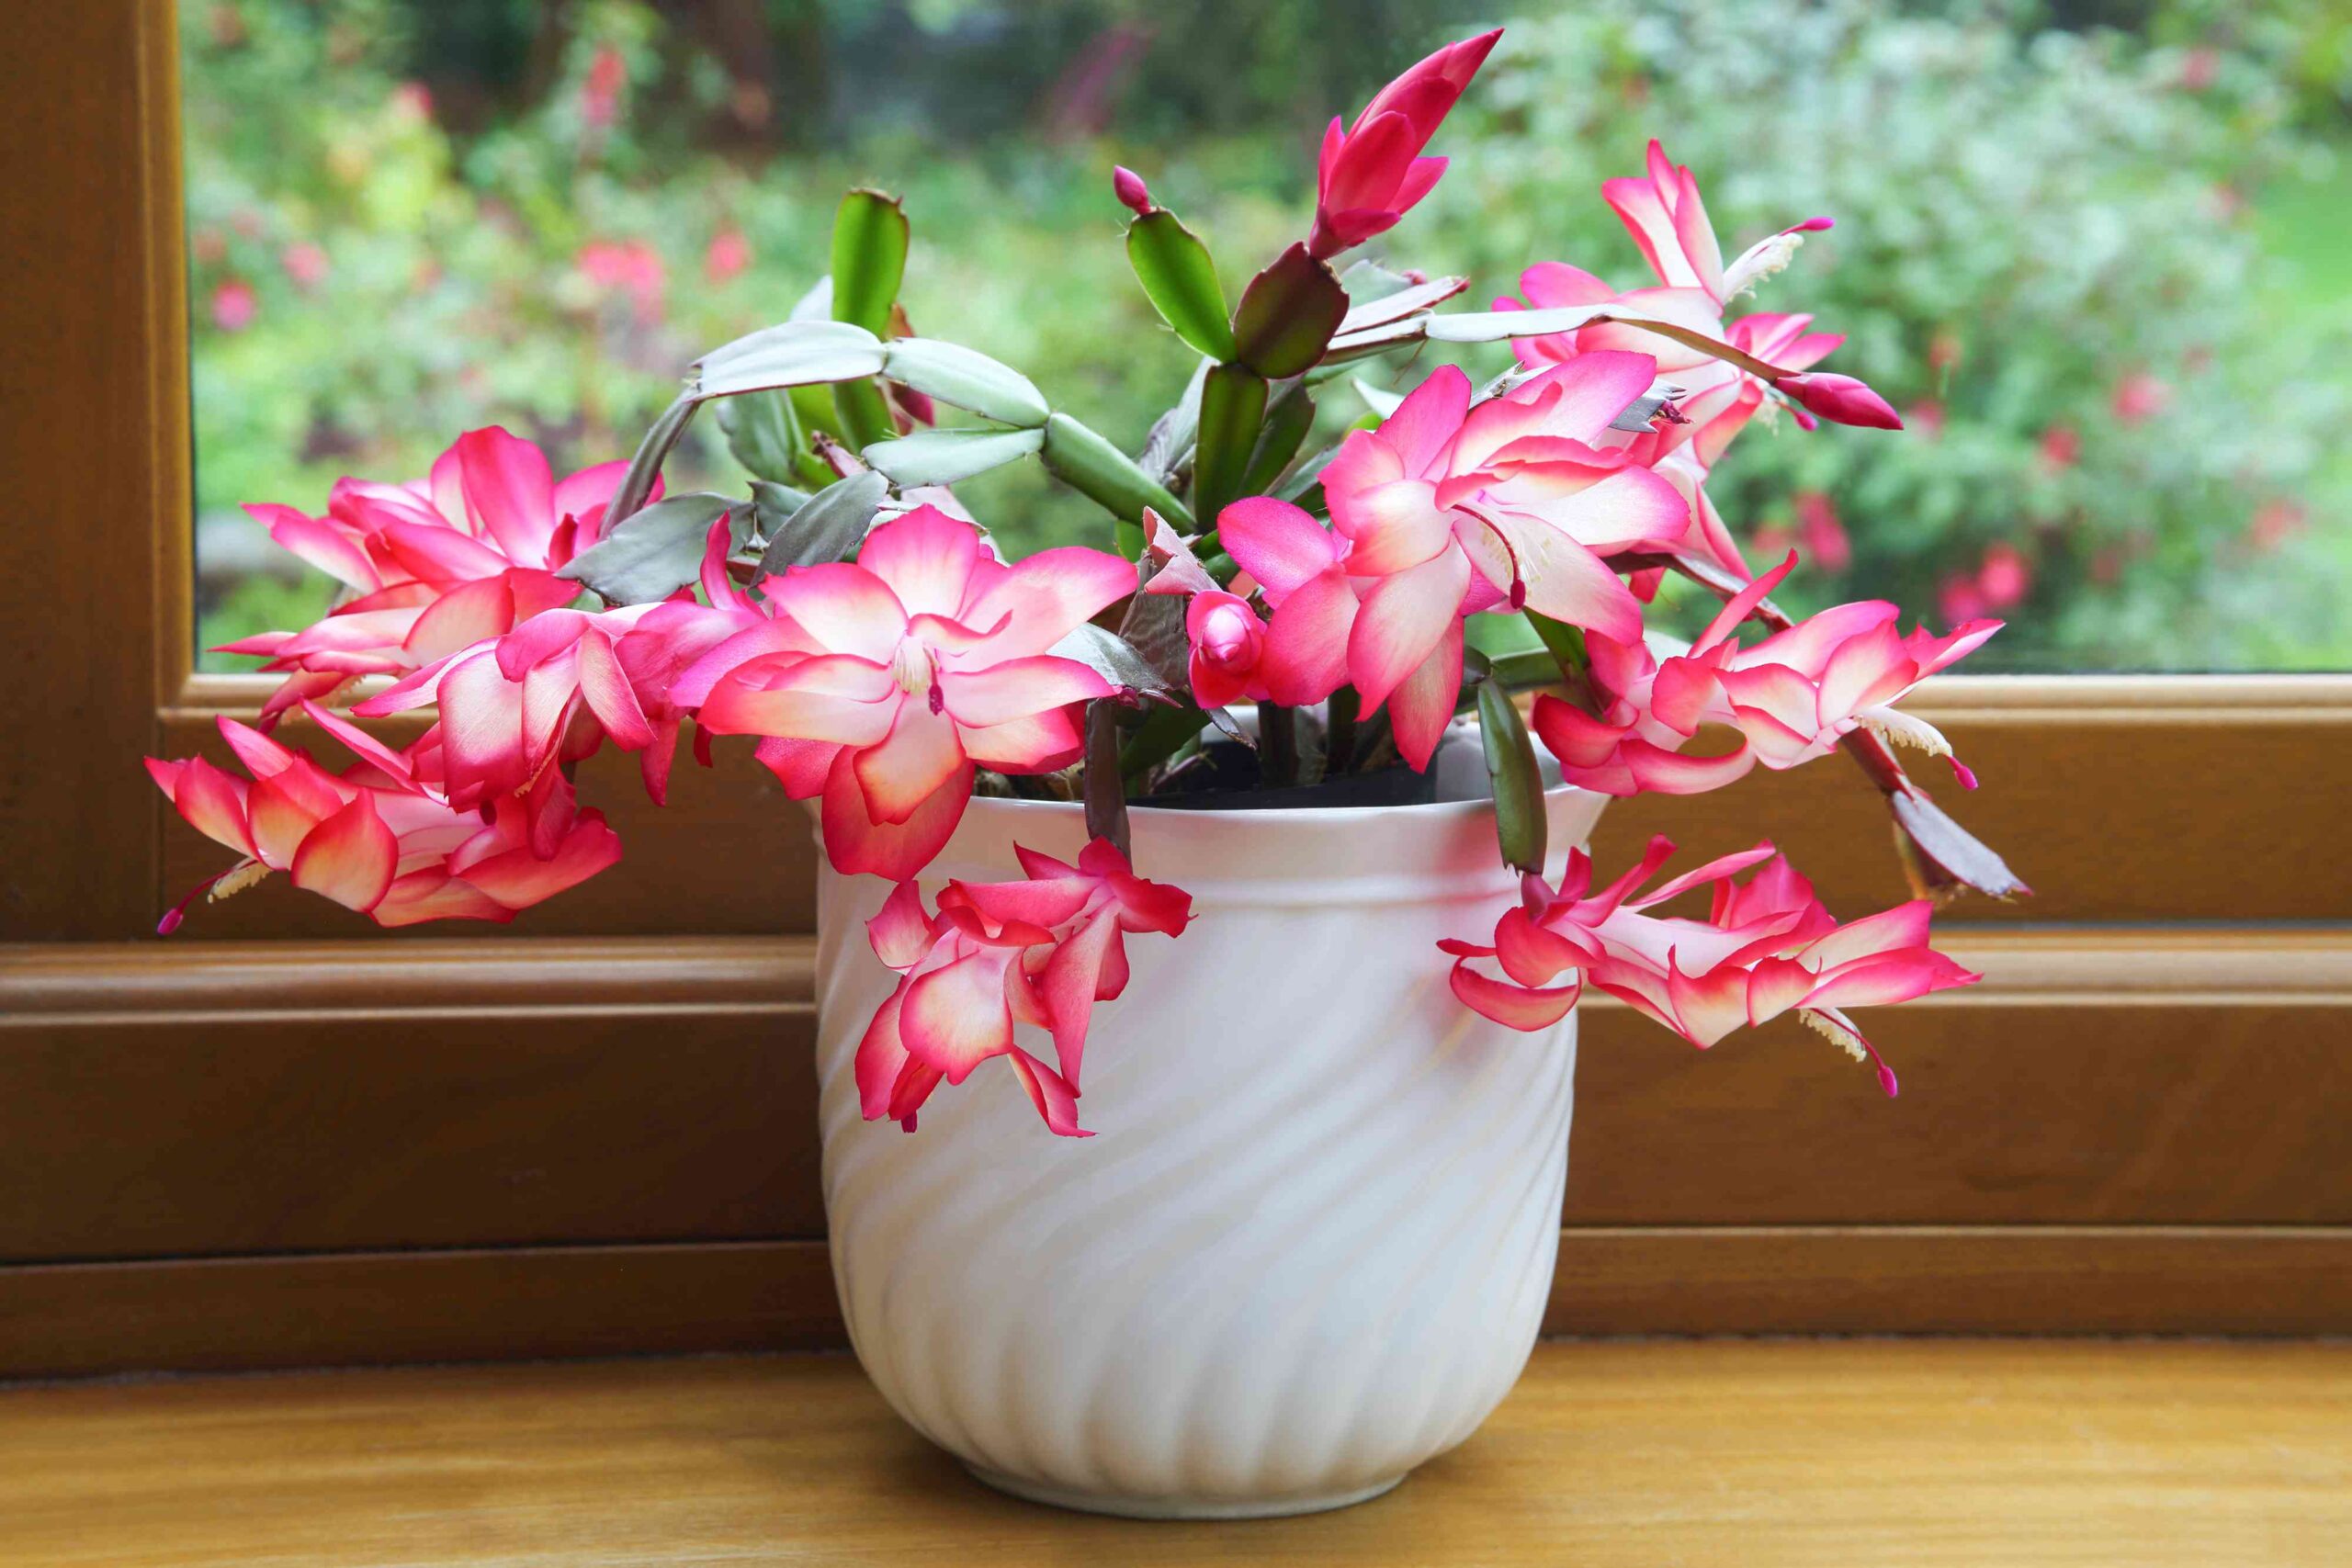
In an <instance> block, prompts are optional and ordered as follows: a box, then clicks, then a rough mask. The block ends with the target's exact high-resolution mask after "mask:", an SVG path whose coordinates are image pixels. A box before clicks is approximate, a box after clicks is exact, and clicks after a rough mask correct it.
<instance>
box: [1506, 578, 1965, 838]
mask: <svg viewBox="0 0 2352 1568" xmlns="http://www.w3.org/2000/svg"><path fill="white" fill-rule="evenodd" d="M1795 564H1796V558H1795V556H1794V555H1793V554H1792V555H1791V556H1790V557H1789V558H1788V559H1787V560H1785V561H1783V562H1781V565H1780V566H1778V567H1776V568H1774V569H1773V570H1771V571H1769V572H1767V573H1766V574H1765V575H1763V576H1762V577H1759V578H1758V579H1757V580H1756V581H1754V582H1752V583H1750V584H1748V586H1747V589H1746V590H1744V591H1743V592H1741V593H1740V595H1739V596H1738V597H1737V598H1736V599H1735V600H1733V601H1732V602H1731V603H1730V604H1726V605H1725V606H1724V610H1723V613H1722V614H1720V615H1717V616H1716V617H1715V619H1714V620H1713V623H1712V624H1710V625H1709V626H1708V627H1707V629H1706V630H1705V631H1704V632H1702V633H1701V634H1700V637H1699V639H1698V640H1697V641H1696V642H1694V643H1692V644H1691V650H1690V651H1689V652H1688V653H1685V654H1679V655H1676V656H1674V657H1672V658H1669V659H1668V660H1664V661H1663V662H1660V661H1659V660H1657V658H1656V657H1655V656H1654V655H1653V654H1652V653H1651V652H1650V650H1649V649H1648V648H1647V647H1646V646H1645V645H1644V644H1642V643H1640V642H1632V643H1625V642H1620V641H1617V640H1615V639H1614V638H1611V637H1605V636H1600V635H1598V634H1595V635H1591V636H1589V637H1587V639H1586V646H1587V648H1588V649H1589V651H1590V653H1591V655H1592V679H1593V683H1594V685H1595V686H1596V688H1597V689H1598V690H1599V692H1600V694H1601V696H1602V699H1603V701H1604V702H1605V703H1606V707H1605V709H1604V712H1603V716H1601V717H1599V718H1595V717H1594V716H1592V715H1590V714H1589V713H1586V712H1584V711H1583V710H1581V709H1579V708H1577V707H1573V706H1571V705H1568V704H1567V703H1565V702H1563V701H1561V700H1560V699H1559V698H1558V697H1555V696H1552V695H1550V694H1545V695H1544V696H1540V697H1538V698H1537V699H1536V701H1535V716H1534V728H1535V732H1536V734H1537V735H1539V736H1541V737H1542V738H1543V740H1544V745H1545V746H1547V747H1549V748H1550V749H1551V750H1552V753H1553V755H1555V756H1556V757H1557V758H1559V760H1560V772H1561V775H1562V776H1563V777H1564V778H1566V780H1567V781H1568V782H1569V783H1571V784H1581V785H1583V786H1584V787H1585V788H1587V789H1593V790H1599V791H1600V792H1601V793H1603V794H1606V795H1634V794H1639V793H1642V792H1644V791H1651V792H1656V793H1658V794H1664V795H1696V794H1699V793H1701V792H1702V791H1705V790H1711V789H1720V788H1721V787H1722V786H1724V784H1730V783H1732V782H1733V781H1734V780H1736V779H1738V778H1739V777H1741V776H1742V775H1743V774H1745V773H1747V771H1748V769H1749V768H1750V767H1752V766H1754V765H1755V764H1756V763H1758V762H1761V763H1763V764H1764V766H1766V767H1767V768H1770V769H1774V770H1780V769H1785V768H1793V767H1795V766H1797V765H1798V764H1799V763H1801V762H1806V761H1812V760H1813V759H1814V758H1815V757H1819V756H1823V755H1825V754H1826V753H1827V752H1828V751H1829V750H1831V749H1832V748H1834V747H1835V746H1836V745H1837V744H1838V740H1839V739H1842V738H1843V737H1844V736H1846V735H1847V734H1849V733H1850V732H1851V731H1852V730H1854V729H1855V728H1860V727H1867V728H1870V729H1871V730H1873V731H1875V732H1877V733H1878V734H1880V735H1883V736H1885V737H1887V738H1888V739H1894V740H1897V741H1901V742H1904V743H1905V744H1909V745H1915V746H1920V747H1923V748H1925V749H1926V750H1928V751H1929V752H1931V753H1933V754H1935V755H1938V756H1949V755H1951V745H1950V744H1949V743H1948V742H1947V741H1946V740H1945V739H1944V738H1943V736H1942V735H1940V734H1939V733H1938V732H1937V730H1936V729H1935V728H1934V727H1933V726H1931V725H1929V724H1928V723H1926V722H1925V721H1924V720H1921V719H1917V718H1914V717H1912V716H1910V715H1908V714H1905V713H1900V712H1897V711H1896V710H1895V709H1894V707H1893V706H1892V704H1894V703H1895V702H1897V701H1899V700H1900V699H1901V698H1902V697H1903V695H1904V694H1905V693H1907V692H1909V691H1910V689H1911V688H1912V687H1913V686H1915V685H1917V684H1918V682H1921V681H1923V680H1925V679H1926V678H1927V677H1928V676H1929V675H1931V674H1933V673H1935V672H1936V671H1939V670H1941V669H1944V668H1946V667H1947V666H1949V665H1951V664H1952V663H1953V662H1955V661H1956V660H1960V659H1962V658H1963V657H1965V656H1966V655H1967V654H1969V653H1971V652H1973V650H1974V649H1976V648H1978V647H1979V646H1981V645H1982V644H1983V643H1984V642H1985V639H1986V638H1987V637H1991V636H1992V635H1993V634H1994V633H1995V632H1996V631H1998V630H1999V629H2000V623H1999V622H1998V621H1972V622H1970V623H1968V624H1967V625H1965V626H1962V627H1960V628H1959V629H1958V630H1957V631H1955V632H1953V633H1952V634H1951V636H1949V637H1931V636H1929V635H1928V633H1927V631H1925V630H1924V629H1918V630H1914V631H1912V632H1911V633H1909V634H1908V635H1907V636H1906V635H1903V634H1899V633H1897V632H1896V630H1895V629H1894V623H1895V621H1896V619H1897V617H1898V616H1899V615H1900V614H1901V612H1900V611H1898V610H1897V609H1896V608H1895V606H1894V605H1893V604H1886V603H1884V602H1883V601H1877V602H1866V603H1860V604H1840V605H1838V606H1837V607H1836V608H1834V609H1828V610H1824V611H1823V612H1822V613H1821V614H1819V615H1815V616H1814V617H1813V618H1812V619H1810V620H1807V621H1801V622H1799V623H1798V624H1797V625H1795V626H1792V627H1790V628H1789V629H1788V630H1786V631H1782V632H1776V633H1774V634H1773V635H1772V636H1770V637H1766V638H1765V639H1764V640H1763V641H1761V642H1759V643H1758V644H1757V645H1756V646H1755V647H1753V648H1747V649H1743V648H1741V647H1740V646H1739V644H1738V643H1737V642H1736V641H1735V640H1733V633H1734V632H1735V631H1736V629H1737V628H1738V626H1739V625H1740V623H1741V622H1742V621H1743V620H1744V619H1746V618H1747V614H1748V612H1749V611H1751V610H1753V609H1754V608H1755V607H1756V605H1757V604H1758V603H1760V602H1761V601H1762V600H1763V598H1764V596H1765V595H1766V594H1768V593H1770V592H1771V591H1772V589H1773V588H1774V587H1775V586H1777V585H1778V584H1779V583H1780V581H1781V579H1782V578H1783V577H1785V576H1787V575H1788V573H1789V570H1790V569H1791V568H1792V567H1793V566H1794V565H1795ZM1711 724H1712V725H1720V726H1723V727H1725V728H1731V729H1735V730H1736V731H1738V733H1739V736H1740V741H1739V744H1738V746H1737V747H1736V748H1735V749H1734V750H1731V751H1729V752H1726V753H1724V754H1723V755H1721V756H1716V757H1686V756H1683V755H1681V754H1680V750H1681V748H1682V747H1683V746H1684V745H1686V744H1688V743H1689V741H1690V740H1691V738H1692V737H1693V736H1695V735H1696V734H1697V733H1698V732H1699V730H1700V728H1702V726H1706V725H1711Z"/></svg>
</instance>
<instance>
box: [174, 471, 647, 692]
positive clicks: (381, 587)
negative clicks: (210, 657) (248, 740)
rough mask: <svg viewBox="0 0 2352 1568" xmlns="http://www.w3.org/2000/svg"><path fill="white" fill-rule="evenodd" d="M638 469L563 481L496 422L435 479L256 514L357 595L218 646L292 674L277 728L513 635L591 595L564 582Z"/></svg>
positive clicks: (343, 489) (360, 486)
mask: <svg viewBox="0 0 2352 1568" xmlns="http://www.w3.org/2000/svg"><path fill="white" fill-rule="evenodd" d="M627 471H628V464H627V463H619V462H615V463H599V464H597V465H595V466H594V467H592V468H582V469H581V470H580V471H579V472H578V473H576V474H572V475H571V476H569V477H567V478H565V479H556V478H555V477H554V474H553V472H552V471H551V470H550V469H549V468H548V460H547V456H546V454H544V453H542V452H541V451H540V450H539V449H538V448H537V446H533V445H532V444H531V443H530V442H528V441H526V440H523V439H522V438H521V437H520V436H516V435H512V434H508V433H507V432H506V431H504V430H503V429H501V428H499V427H498V426H496V425H492V426H491V427H489V428H488V429H484V430H472V431H468V432H467V433H466V434H463V435H460V436H459V437H458V439H457V442H456V444H455V445H453V446H450V447H449V449H448V450H447V451H446V452H444V453H442V454H441V456H440V457H437V458H435V460H434V464H433V472H432V476H431V478H429V479H424V480H420V481H418V482H416V483H413V484H402V485H393V484H378V483H374V482H371V481H368V480H364V479H339V480H337V481H336V482H335V486H334V490H333V491H331V492H330V494H329V496H328V500H327V510H326V512H325V513H324V514H322V515H321V516H317V517H312V516H310V515H307V514H306V513H302V512H300V511H298V510H296V509H295V508H293V507H290V506H275V505H255V506H248V507H247V508H245V510H246V511H247V512H248V513H252V515H253V517H254V521H256V522H258V523H261V524H263V525H265V526H266V527H267V528H268V529H269V535H270V537H271V538H272V539H274V540H276V541H277V543H278V544H279V545H281V546H283V547H285V548H287V549H288V550H290V551H291V552H293V553H294V554H295V555H297V556H299V557H300V558H302V559H303V560H306V561H308V562H310V563H311V565H312V566H315V567H317V568H318V569H319V570H322V571H323V572H325V573H326V574H327V575H328V576H330V577H332V578H334V580H335V581H338V582H340V583H342V584H343V585H344V587H345V589H346V590H347V591H348V592H350V594H352V595H353V597H351V598H349V599H347V600H346V601H345V603H343V604H338V605H336V606H335V608H334V610H333V611H332V612H330V613H329V614H328V615H327V616H326V618H325V619H324V620H322V621H320V622H319V623H318V624H317V625H315V626H310V627H308V628H306V629H305V630H302V631H299V632H264V633H262V634H261V635H259V636H257V637H246V638H243V640H241V641H237V642H232V643H228V644H225V645H224V646H222V647H221V648H220V649H218V650H217V651H219V652H222V653H245V654H254V655H258V656H260V657H261V658H263V659H266V660H268V662H267V663H266V664H265V665H264V666H263V668H264V669H265V670H270V671H287V672H288V680H287V681H286V682H285V683H284V684H283V685H282V686H281V687H280V688H279V689H278V691H277V694H275V695H273V696H272V697H271V698H270V699H269V701H268V703H267V704H266V705H264V707H263V709H262V715H261V718H260V720H259V722H260V725H261V727H262V728H264V729H267V728H270V727H271V726H272V725H273V724H275V723H276V722H277V718H278V716H280V715H281V714H283V713H285V712H286V711H287V710H288V708H291V707H292V706H293V705H295V704H297V703H299V702H300V701H302V700H303V699H304V698H312V699H320V700H323V699H326V698H328V697H329V696H330V695H331V694H334V692H336V691H338V690H339V689H341V688H343V687H345V686H347V685H348V684H349V683H350V682H352V681H353V680H355V679H356V678H357V677H359V676H362V675H405V674H409V673H411V672H413V671H418V670H421V669H424V668H425V667H426V666H429V665H432V664H434V663H435V662H436V661H438V660H443V659H446V658H447V657H448V656H449V655H451V654H454V653H457V652H458V651H460V650H462V649H468V648H470V647H472V646H474V645H475V644H477V643H480V642H481V641H483V640H484V639H486V638H490V637H498V636H501V635H503V634H504V633H506V632H509V631H512V630H513V629H514V628H515V626H518V625H520V624H521V623H522V622H524V621H526V620H528V619H529V618H530V617H532V616H533V615H538V614H539V613H540V612H542V611H545V610H551V609H554V608H556V607H557V606H558V605H561V604H571V602H572V601H573V600H575V599H577V598H578V597H579V596H580V584H578V583H577V582H574V581H571V580H570V579H568V578H562V577H558V576H557V575H556V573H557V571H558V570H560V569H561V568H562V567H564V566H565V565H566V564H568V563H569V562H570V561H571V558H573V557H574V556H576V555H578V554H579V553H580V552H582V550H584V549H586V548H587V547H589V546H590V545H593V544H594V543H595V542H596V540H597V539H598V538H599V537H601V536H602V535H603V533H604V529H605V521H606V519H605V503H606V502H609V501H610V500H611V499H612V496H613V492H614V491H616V490H617V489H619V488H620V482H621V479H622V476H623V475H624V474H625V473H627ZM654 494H655V496H656V497H658V496H659V495H660V494H661V491H660V487H659V486H658V484H657V486H656V487H655V490H654Z"/></svg>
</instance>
